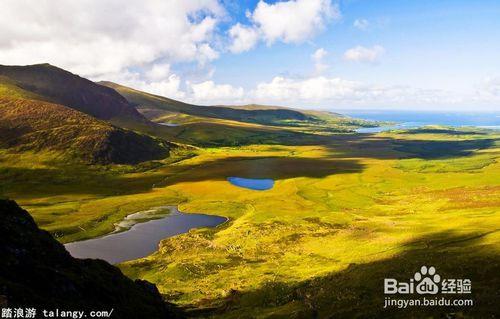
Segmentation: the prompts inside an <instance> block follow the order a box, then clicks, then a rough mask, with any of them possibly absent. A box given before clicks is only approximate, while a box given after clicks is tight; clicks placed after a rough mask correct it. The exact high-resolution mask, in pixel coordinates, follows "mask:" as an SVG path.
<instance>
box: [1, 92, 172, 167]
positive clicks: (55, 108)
mask: <svg viewBox="0 0 500 319" xmlns="http://www.w3.org/2000/svg"><path fill="white" fill-rule="evenodd" d="M0 87H1V86H0ZM0 148H8V149H13V150H16V151H26V150H33V151H40V150H57V151H61V152H64V153H65V154H69V155H71V156H74V157H78V158H81V159H83V160H85V161H88V162H91V163H103V164H106V163H119V164H125V163H130V164H134V163H138V162H142V161H146V160H152V159H159V158H163V157H166V156H167V155H168V153H169V148H168V145H166V144H165V143H164V142H162V141H159V140H157V139H153V138H151V137H149V136H146V135H141V134H138V133H135V132H133V131H128V130H124V129H120V128H117V127H114V126H112V125H111V124H109V123H106V122H104V121H100V120H97V119H95V118H93V117H91V116H89V115H86V114H84V113H81V112H78V111H75V110H73V109H70V108H68V107H65V106H63V105H58V104H53V103H48V102H42V101H37V100H29V99H24V98H5V97H0Z"/></svg>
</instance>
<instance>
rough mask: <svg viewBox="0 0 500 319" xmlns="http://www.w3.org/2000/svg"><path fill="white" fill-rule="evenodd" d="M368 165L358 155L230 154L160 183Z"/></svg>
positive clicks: (324, 172)
mask: <svg viewBox="0 0 500 319" xmlns="http://www.w3.org/2000/svg"><path fill="white" fill-rule="evenodd" d="M364 168H365V165H363V164H361V163H360V162H359V161H358V160H354V159H328V158H304V157H279V156H271V157H269V156H268V157H259V156H254V157H245V156H241V157H228V158H223V159H217V160H213V161H208V162H203V163H202V164H198V165H194V166H190V165H187V166H185V167H184V173H183V174H179V176H173V177H171V178H166V179H165V180H164V181H162V182H161V183H159V184H157V186H158V187H160V186H168V185H172V184H175V183H177V182H180V181H182V182H199V181H221V180H226V179H227V178H228V177H231V176H237V177H243V178H271V179H274V180H283V179H289V178H298V177H309V178H323V177H326V176H330V175H338V174H349V173H358V172H361V171H362V170H363V169H364Z"/></svg>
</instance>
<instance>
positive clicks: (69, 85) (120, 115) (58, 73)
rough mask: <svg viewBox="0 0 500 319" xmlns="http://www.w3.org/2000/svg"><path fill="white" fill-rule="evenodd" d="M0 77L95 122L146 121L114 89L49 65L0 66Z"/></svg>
mask: <svg viewBox="0 0 500 319" xmlns="http://www.w3.org/2000/svg"><path fill="white" fill-rule="evenodd" d="M0 76H3V77H7V78H8V79H10V80H11V81H15V82H16V84H17V85H18V86H19V87H21V88H22V89H23V90H25V91H28V92H30V93H32V94H35V95H36V96H38V97H40V98H42V99H44V100H45V101H48V102H54V103H57V104H61V105H65V106H68V107H71V108H73V109H75V110H78V111H81V112H83V113H86V114H89V115H92V116H94V117H96V118H98V119H103V120H113V119H121V120H123V119H126V120H135V121H146V119H145V118H144V117H143V116H142V115H141V114H140V113H139V112H138V111H137V110H136V109H135V108H134V107H133V106H132V105H130V103H128V101H127V100H126V99H125V98H124V97H123V96H121V95H120V94H118V93H117V92H116V91H115V90H113V89H111V88H109V87H106V86H102V85H99V84H97V83H94V82H92V81H90V80H87V79H85V78H82V77H79V76H78V75H75V74H73V73H71V72H68V71H65V70H63V69H60V68H58V67H55V66H52V65H50V64H35V65H27V66H5V65H0Z"/></svg>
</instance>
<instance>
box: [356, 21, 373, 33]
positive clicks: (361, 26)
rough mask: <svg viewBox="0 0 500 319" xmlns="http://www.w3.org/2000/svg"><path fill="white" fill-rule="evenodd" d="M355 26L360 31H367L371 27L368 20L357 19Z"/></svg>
mask: <svg viewBox="0 0 500 319" xmlns="http://www.w3.org/2000/svg"><path fill="white" fill-rule="evenodd" d="M353 26H354V27H355V28H356V29H358V30H362V31H366V30H368V28H369V27H370V22H368V20H366V19H356V20H354V23H353Z"/></svg>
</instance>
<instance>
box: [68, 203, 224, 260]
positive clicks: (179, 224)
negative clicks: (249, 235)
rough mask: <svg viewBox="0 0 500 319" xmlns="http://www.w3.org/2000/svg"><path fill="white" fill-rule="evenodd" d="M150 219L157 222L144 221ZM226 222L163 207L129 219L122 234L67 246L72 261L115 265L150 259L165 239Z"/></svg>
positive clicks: (115, 233)
mask: <svg viewBox="0 0 500 319" xmlns="http://www.w3.org/2000/svg"><path fill="white" fill-rule="evenodd" d="M148 218H149V219H151V218H156V219H153V220H148V221H145V220H147V219H148ZM226 221H227V218H226V217H221V216H213V215H204V214H185V213H182V212H180V211H179V210H178V209H177V207H174V206H162V207H157V208H154V209H151V210H148V211H144V212H139V213H135V214H132V215H129V216H127V218H125V219H124V220H123V221H122V222H120V223H119V224H117V225H116V226H117V230H118V231H120V232H114V233H111V234H109V235H106V236H103V237H99V238H94V239H89V240H84V241H77V242H73V243H68V244H66V245H64V246H65V247H66V250H68V251H69V253H70V254H71V255H72V256H73V257H76V258H99V259H104V260H106V261H108V262H109V263H112V264H116V263H120V262H123V261H127V260H133V259H137V258H142V257H145V256H147V255H150V254H151V253H153V252H155V251H156V250H158V244H159V243H160V241H161V240H162V239H164V238H167V237H172V236H176V235H179V234H182V233H186V232H188V231H189V230H190V229H193V228H201V227H215V226H218V225H220V224H222V223H224V222H226ZM124 229H126V230H125V231H123V230H124Z"/></svg>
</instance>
